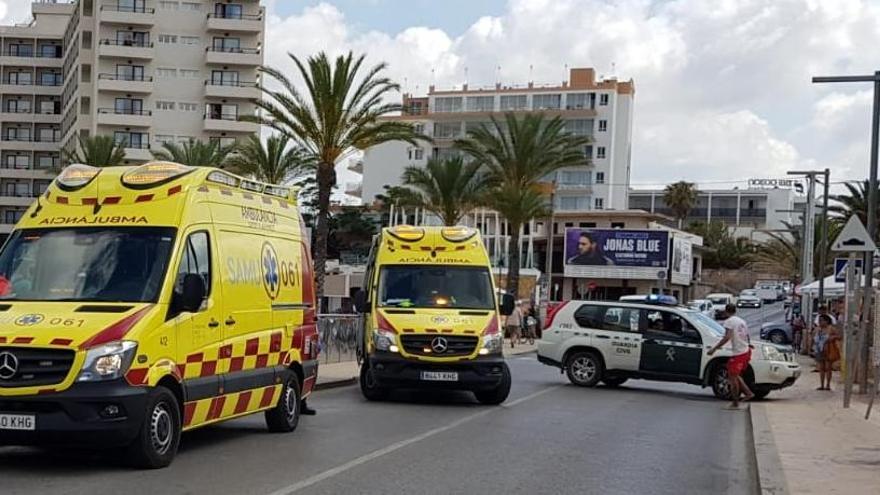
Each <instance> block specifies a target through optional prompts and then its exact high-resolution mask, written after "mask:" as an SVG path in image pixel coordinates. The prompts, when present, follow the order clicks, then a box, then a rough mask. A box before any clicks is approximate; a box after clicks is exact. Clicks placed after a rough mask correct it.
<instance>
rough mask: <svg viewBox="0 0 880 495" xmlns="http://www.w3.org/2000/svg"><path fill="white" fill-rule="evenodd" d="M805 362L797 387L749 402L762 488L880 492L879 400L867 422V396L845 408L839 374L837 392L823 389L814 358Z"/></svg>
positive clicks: (780, 491)
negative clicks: (815, 370) (821, 388)
mask: <svg viewBox="0 0 880 495" xmlns="http://www.w3.org/2000/svg"><path fill="white" fill-rule="evenodd" d="M801 365H802V366H803V367H804V372H805V373H804V375H802V376H801V378H800V379H799V380H798V381H797V382H796V383H795V385H794V386H792V387H791V388H789V389H786V390H783V391H779V392H774V393H771V394H770V398H769V399H768V400H767V401H764V402H755V403H753V404H751V411H752V424H753V429H754V436H755V438H754V440H755V450H756V454H757V458H758V471H759V473H760V476H761V487H762V491H763V493H765V494H767V493H772V494H783V493H791V494H812V493H815V494H820V493H821V494H838V493H839V494H847V495H850V494H853V495H855V494H877V493H880V407H878V405H880V404H877V401H875V404H874V409H873V411H872V412H871V419H870V420H868V421H866V420H865V410H866V409H867V397H868V396H867V395H857V394H855V393H854V394H853V400H852V403H851V405H850V408H849V409H844V408H843V384H842V383H840V382H839V375H838V373H835V381H837V383H835V384H834V385H832V388H834V391H833V392H825V391H819V390H816V387H817V386H818V385H819V374H818V373H811V371H812V369H813V363H812V360H811V359H809V358H804V359H803V360H801ZM854 389H855V390H858V387H855V388H854Z"/></svg>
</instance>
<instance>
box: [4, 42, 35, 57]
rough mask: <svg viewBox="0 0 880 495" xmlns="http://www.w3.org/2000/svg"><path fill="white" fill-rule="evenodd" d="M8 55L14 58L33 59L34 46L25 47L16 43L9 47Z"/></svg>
mask: <svg viewBox="0 0 880 495" xmlns="http://www.w3.org/2000/svg"><path fill="white" fill-rule="evenodd" d="M7 55H10V56H12V57H33V56H34V45H25V44H23V43H14V44H11V45H9V49H8V50H7Z"/></svg>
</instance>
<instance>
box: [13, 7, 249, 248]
mask: <svg viewBox="0 0 880 495" xmlns="http://www.w3.org/2000/svg"><path fill="white" fill-rule="evenodd" d="M32 12H33V19H32V20H31V22H29V23H26V24H19V25H13V26H0V234H5V233H8V232H9V231H10V230H11V228H12V224H14V223H15V222H16V221H17V220H18V218H19V216H20V215H21V213H22V212H23V211H24V209H25V208H26V207H27V206H28V205H29V204H30V203H31V201H32V200H33V198H34V197H36V196H38V195H39V194H41V193H42V192H43V191H44V190H45V188H46V187H47V186H48V184H49V182H50V181H51V180H52V178H53V177H54V174H55V171H56V170H57V168H58V167H59V166H60V165H62V163H61V149H62V148H66V149H70V148H72V147H74V146H76V142H77V136H90V135H111V136H114V137H115V138H116V139H117V140H118V141H120V142H124V143H125V144H126V159H127V160H128V161H130V162H132V163H137V162H142V161H145V160H149V159H151V158H152V155H151V153H150V151H151V150H152V149H157V148H159V147H161V145H162V143H163V142H168V141H175V142H185V141H187V140H189V139H190V138H195V139H202V140H219V141H221V142H223V143H229V142H231V141H232V140H235V139H238V138H241V137H243V136H247V135H249V134H252V133H254V132H258V131H259V126H258V125H257V124H253V123H246V122H239V121H238V117H239V116H242V115H247V114H252V113H253V112H254V111H255V109H256V108H255V106H254V104H253V100H255V99H257V98H259V96H260V93H259V90H258V89H257V88H256V87H255V84H254V83H255V82H256V81H257V68H258V67H259V66H260V65H262V63H263V52H264V44H265V42H264V31H265V12H264V9H263V7H262V6H260V2H259V1H258V0H230V1H226V0H216V1H210V0H78V1H70V2H67V1H53V0H42V1H37V2H35V3H34V4H33V10H32Z"/></svg>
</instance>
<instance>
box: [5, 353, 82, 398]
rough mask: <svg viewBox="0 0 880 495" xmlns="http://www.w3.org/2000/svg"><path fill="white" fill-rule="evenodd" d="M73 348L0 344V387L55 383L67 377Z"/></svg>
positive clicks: (35, 385)
mask: <svg viewBox="0 0 880 495" xmlns="http://www.w3.org/2000/svg"><path fill="white" fill-rule="evenodd" d="M75 356H76V354H75V353H74V351H72V350H66V349H37V348H30V347H0V388H20V387H37V386H44V385H56V384H58V383H61V382H63V381H64V379H65V378H67V374H68V373H70V367H71V366H73V359H74V357H75Z"/></svg>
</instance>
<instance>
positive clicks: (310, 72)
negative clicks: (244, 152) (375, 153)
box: [246, 52, 420, 301]
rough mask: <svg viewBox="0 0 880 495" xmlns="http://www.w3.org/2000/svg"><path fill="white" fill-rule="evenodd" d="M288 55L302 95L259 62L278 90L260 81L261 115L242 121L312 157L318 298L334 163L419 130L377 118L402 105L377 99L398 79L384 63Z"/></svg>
mask: <svg viewBox="0 0 880 495" xmlns="http://www.w3.org/2000/svg"><path fill="white" fill-rule="evenodd" d="M289 56H290V58H291V59H292V60H293V62H294V64H296V67H297V69H298V70H299V75H300V76H301V78H302V82H303V85H304V86H305V88H306V93H305V96H304V95H303V94H302V93H301V92H300V90H299V89H297V86H296V85H294V83H293V81H291V79H290V78H288V77H287V76H286V75H285V72H284V71H282V70H279V69H274V68H271V67H263V68H261V69H260V70H261V71H262V72H264V73H266V74H268V75H269V77H271V78H272V79H274V80H275V81H276V82H277V83H279V84H280V86H281V89H278V90H275V89H272V87H271V86H269V85H262V84H260V85H259V87H260V89H261V90H262V91H263V93H264V94H265V95H266V96H267V98H266V99H263V100H259V101H258V102H257V103H256V104H257V107H259V108H260V109H261V110H262V115H260V116H253V117H248V118H246V120H250V121H255V122H260V123H262V124H264V125H267V126H269V127H271V128H273V129H275V130H277V131H279V132H280V133H281V134H283V135H285V136H287V137H289V138H290V139H291V140H292V141H293V142H294V143H296V144H297V145H298V146H299V147H301V148H303V149H304V150H305V151H306V152H307V153H308V154H310V155H311V156H312V157H313V158H314V160H315V163H316V167H317V172H316V175H317V182H318V205H317V226H316V228H315V244H314V260H315V274H316V279H315V282H316V283H315V285H316V292H317V294H316V296H317V298H318V300H319V301H320V300H322V296H323V294H324V267H325V264H326V260H327V236H328V232H329V225H330V224H329V221H330V192H331V190H332V189H333V187H334V186H335V185H336V170H335V167H336V163H337V162H338V161H339V160H340V159H341V158H344V157H345V156H346V155H347V154H350V153H351V152H353V151H355V150H365V149H367V148H369V147H371V146H375V145H377V144H381V143H384V142H388V141H406V142H409V143H411V144H413V145H415V144H416V140H417V139H419V138H420V135H419V134H417V133H416V131H415V128H414V127H413V126H412V125H411V124H408V123H405V122H399V121H391V120H382V119H381V117H383V116H385V115H388V114H392V113H397V112H401V111H402V110H403V107H402V106H401V105H400V104H394V103H386V102H385V101H384V99H383V98H384V97H386V96H388V95H389V94H390V93H392V92H397V91H399V90H400V86H399V85H398V84H396V83H394V82H393V81H391V80H390V79H388V78H387V77H383V76H382V75H381V73H382V72H383V71H384V70H385V69H386V67H387V64H385V63H380V64H377V65H374V66H373V67H371V68H368V69H365V70H364V71H362V66H363V62H364V56H363V55H361V56H358V57H355V56H354V55H353V54H352V53H351V52H349V53H348V54H347V55H342V56H339V57H337V58H336V60H335V61H333V62H331V60H330V58H329V57H328V56H327V54H325V53H323V52H321V53H319V54H318V55H315V56H313V57H309V58H308V59H307V60H306V61H305V63H304V62H303V61H301V60H300V59H299V58H297V57H296V56H294V55H293V54H289Z"/></svg>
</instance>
